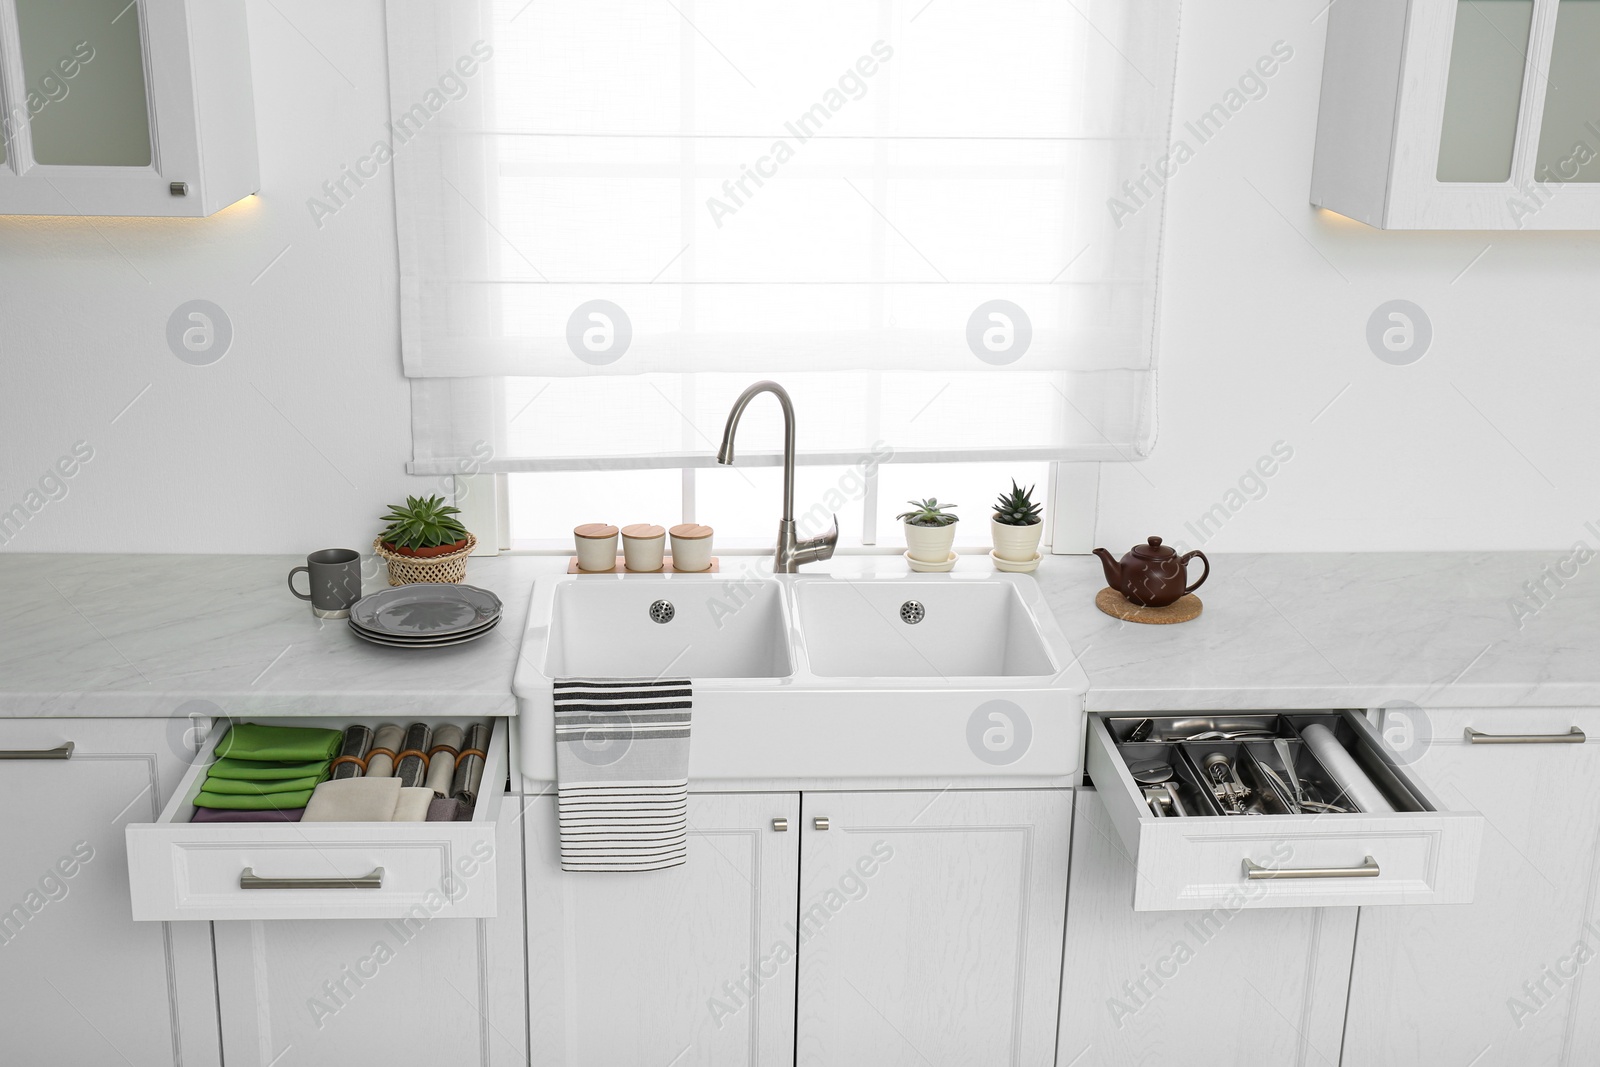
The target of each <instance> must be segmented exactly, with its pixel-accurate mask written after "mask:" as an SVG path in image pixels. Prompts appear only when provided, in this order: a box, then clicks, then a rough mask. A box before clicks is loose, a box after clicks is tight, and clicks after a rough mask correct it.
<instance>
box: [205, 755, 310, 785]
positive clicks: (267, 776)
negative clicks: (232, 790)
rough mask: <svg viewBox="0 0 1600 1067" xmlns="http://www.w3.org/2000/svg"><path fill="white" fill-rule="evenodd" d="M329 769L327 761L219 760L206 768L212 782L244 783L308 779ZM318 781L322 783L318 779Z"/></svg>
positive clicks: (207, 775)
mask: <svg viewBox="0 0 1600 1067" xmlns="http://www.w3.org/2000/svg"><path fill="white" fill-rule="evenodd" d="M327 769H328V761H327V760H322V759H319V760H313V761H311V762H310V763H275V762H272V761H270V760H246V759H219V760H217V762H215V763H213V764H212V765H211V766H209V767H207V768H206V777H207V778H208V779H211V780H215V779H219V778H227V779H230V780H233V781H243V782H270V781H276V780H278V779H281V778H306V777H309V776H311V775H314V774H322V773H323V772H324V771H326V770H327ZM317 781H319V782H320V781H322V779H321V778H318V779H317Z"/></svg>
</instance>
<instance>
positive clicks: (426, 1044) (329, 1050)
mask: <svg viewBox="0 0 1600 1067" xmlns="http://www.w3.org/2000/svg"><path fill="white" fill-rule="evenodd" d="M517 799H518V798H516V797H507V798H505V803H504V804H503V805H502V806H501V813H500V819H499V822H498V824H497V832H496V835H495V854H496V857H495V858H496V862H495V864H494V874H493V877H496V878H498V879H499V885H498V886H497V889H496V892H497V894H498V897H499V899H500V900H501V901H502V905H501V907H500V909H499V914H498V915H497V916H496V917H495V918H493V919H453V918H446V917H444V916H443V915H439V916H432V915H430V914H429V913H428V911H427V908H426V906H425V905H419V906H418V907H417V908H416V909H414V912H413V914H412V915H411V916H410V917H408V918H400V919H264V920H255V921H247V922H246V921H230V922H217V923H214V924H212V925H214V927H215V929H216V943H217V965H218V966H217V970H218V975H217V977H218V992H219V995H220V997H221V1006H222V1030H223V1042H224V1046H225V1050H226V1053H227V1062H228V1063H229V1064H230V1065H238V1064H253V1065H256V1067H269V1065H270V1067H322V1065H325V1064H369V1063H370V1064H384V1063H392V1064H411V1063H430V1064H450V1065H452V1067H456V1065H460V1067H465V1065H468V1064H472V1065H483V1067H510V1065H512V1064H520V1063H525V1062H527V1013H526V1007H525V1005H526V997H525V991H524V990H525V987H524V956H523V929H522V909H521V907H519V906H517V905H516V904H515V903H514V902H516V901H519V900H520V898H521V895H522V877H521V875H522V848H521V837H522V827H521V823H520V820H519V819H518V818H517V812H516V806H515V805H516V801H517ZM460 884H462V885H464V886H465V891H466V892H468V893H470V892H472V889H473V883H472V877H471V876H470V875H467V876H465V877H464V878H463V881H462V883H460ZM307 892H315V890H307ZM192 925H202V924H199V923H196V924H192Z"/></svg>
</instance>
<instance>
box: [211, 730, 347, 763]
mask: <svg viewBox="0 0 1600 1067" xmlns="http://www.w3.org/2000/svg"><path fill="white" fill-rule="evenodd" d="M343 738H344V734H343V732H342V731H339V730H319V729H316V728H315V727H310V726H259V725H257V724H256V723H253V722H242V723H239V724H238V725H237V726H235V727H233V728H232V729H231V730H229V731H228V736H226V737H224V738H223V739H222V743H221V744H219V745H217V756H218V757H219V758H222V759H242V760H278V761H283V760H293V761H298V762H302V763H304V762H309V761H311V760H326V759H332V758H333V757H334V755H335V754H336V753H337V752H338V751H339V742H340V741H341V740H343Z"/></svg>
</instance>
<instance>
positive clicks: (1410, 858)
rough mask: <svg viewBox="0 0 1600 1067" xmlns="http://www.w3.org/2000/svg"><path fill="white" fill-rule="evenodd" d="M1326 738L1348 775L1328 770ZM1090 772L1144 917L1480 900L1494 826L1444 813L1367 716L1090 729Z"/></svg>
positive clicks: (1120, 719) (1214, 719)
mask: <svg viewBox="0 0 1600 1067" xmlns="http://www.w3.org/2000/svg"><path fill="white" fill-rule="evenodd" d="M1313 728H1314V729H1313ZM1308 729H1311V730H1312V733H1311V734H1309V735H1308V734H1306V733H1305V731H1307V730H1308ZM1322 731H1327V732H1326V733H1323V732H1322ZM1196 735H1198V736H1199V737H1200V738H1201V740H1198V741H1195V740H1184V739H1188V738H1193V737H1195V736H1196ZM1218 735H1224V736H1218ZM1330 737H1331V740H1332V742H1333V743H1335V744H1336V745H1337V746H1338V748H1339V749H1340V750H1342V751H1343V752H1344V753H1345V754H1346V755H1347V756H1348V757H1349V759H1350V761H1351V762H1350V763H1349V764H1345V763H1343V761H1342V760H1340V758H1339V756H1338V753H1332V754H1331V755H1329V756H1328V758H1327V759H1326V760H1324V759H1319V758H1318V749H1317V747H1316V746H1315V745H1313V744H1312V743H1311V740H1310V739H1311V738H1315V739H1316V740H1317V741H1318V742H1319V743H1326V742H1327V741H1328V740H1329V739H1330ZM1277 739H1282V740H1283V742H1284V744H1283V745H1281V746H1280V745H1278V744H1277ZM1285 754H1286V755H1287V756H1288V758H1289V762H1290V763H1291V764H1292V765H1293V766H1294V768H1295V773H1294V774H1293V775H1292V776H1291V775H1290V774H1288V773H1287V772H1286V767H1285V764H1284V762H1283V756H1284V755H1285ZM1323 754H1324V755H1328V753H1327V752H1326V750H1324V752H1323ZM1219 757H1220V759H1219ZM1351 766H1353V767H1354V768H1356V770H1355V772H1353V773H1354V777H1355V781H1356V785H1355V786H1354V787H1353V789H1351V788H1346V787H1345V786H1344V785H1343V784H1342V782H1343V780H1344V779H1348V778H1349V777H1351V775H1352V772H1351V771H1350V770H1349V767H1351ZM1085 767H1086V770H1087V772H1088V775H1089V778H1090V779H1091V780H1092V781H1093V783H1094V785H1095V788H1096V789H1097V790H1098V791H1099V793H1100V799H1101V802H1102V803H1103V804H1104V805H1105V809H1106V811H1107V812H1108V813H1109V815H1110V818H1111V821H1112V823H1113V824H1114V825H1115V827H1116V830H1117V833H1118V834H1119V835H1120V836H1121V838H1122V840H1123V842H1124V843H1125V845H1126V846H1127V849H1128V852H1129V854H1130V855H1131V856H1132V857H1133V861H1134V864H1135V866H1136V868H1137V877H1136V878H1135V879H1134V896H1133V908H1134V910H1135V911H1182V910H1202V909H1203V910H1210V909H1214V908H1223V909H1227V910H1229V911H1238V910H1240V909H1243V908H1246V907H1258V908H1309V907H1333V906H1341V905H1363V906H1365V905H1373V904H1463V903H1469V902H1470V901H1471V900H1472V895H1473V890H1474V886H1475V884H1476V880H1477V869H1478V844H1479V839H1480V837H1481V836H1482V832H1483V817H1482V816H1481V815H1479V814H1478V813H1476V812H1453V811H1446V810H1445V809H1444V807H1443V805H1441V804H1440V803H1439V801H1438V800H1437V799H1436V798H1435V797H1434V794H1433V793H1432V791H1431V790H1429V789H1428V788H1427V786H1426V785H1425V784H1424V783H1422V782H1421V781H1419V780H1418V779H1417V777H1416V776H1415V775H1414V774H1413V773H1412V772H1411V771H1410V770H1409V769H1408V768H1407V767H1405V766H1404V765H1403V764H1402V763H1401V762H1400V761H1399V760H1398V759H1396V758H1395V756H1394V754H1393V752H1392V751H1391V750H1390V749H1389V748H1388V746H1386V745H1385V744H1384V742H1383V739H1382V738H1381V737H1380V736H1379V735H1378V734H1377V732H1376V731H1375V730H1374V729H1373V728H1372V725H1371V724H1370V723H1369V722H1368V721H1367V720H1366V718H1365V717H1364V716H1363V715H1361V714H1360V713H1359V712H1353V711H1329V712H1283V713H1273V712H1262V713H1255V712H1250V713H1241V714H1229V715H1210V716H1207V715H1185V716H1176V715H1165V716H1164V715H1148V716H1145V715H1130V714H1122V713H1119V714H1116V715H1090V716H1089V723H1088V744H1087V752H1086V756H1085ZM1130 768H1133V769H1131V770H1130ZM1263 768H1265V769H1263ZM1330 768H1333V769H1331V770H1330ZM1136 771H1137V772H1138V775H1139V778H1138V780H1136V778H1135V772H1136ZM1163 778H1164V779H1165V781H1161V779H1163ZM1291 783H1298V785H1299V790H1300V791H1299V793H1298V794H1297V793H1296V791H1295V785H1294V784H1291ZM1369 789H1370V790H1375V791H1376V793H1377V795H1378V796H1379V797H1381V799H1380V800H1376V801H1370V800H1369V801H1368V802H1367V806H1365V807H1364V806H1363V805H1362V803H1361V802H1360V801H1361V799H1363V798H1365V797H1369V796H1371V795H1372V794H1371V793H1368V792H1365V791H1366V790H1369ZM1385 805H1387V806H1389V807H1392V808H1393V809H1394V810H1392V811H1381V810H1379V809H1381V808H1383V807H1384V806H1385ZM1229 810H1235V811H1239V810H1242V811H1244V812H1245V813H1243V814H1227V813H1226V812H1227V811H1229Z"/></svg>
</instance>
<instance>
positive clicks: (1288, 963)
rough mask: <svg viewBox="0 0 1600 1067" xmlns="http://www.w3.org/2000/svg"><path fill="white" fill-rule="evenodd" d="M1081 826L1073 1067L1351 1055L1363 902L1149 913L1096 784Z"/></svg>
mask: <svg viewBox="0 0 1600 1067" xmlns="http://www.w3.org/2000/svg"><path fill="white" fill-rule="evenodd" d="M1073 822H1074V830H1073V835H1072V880H1071V888H1070V890H1069V893H1068V900H1069V902H1070V906H1069V907H1068V909H1067V935H1066V949H1065V953H1064V960H1063V963H1062V979H1061V1034H1060V1041H1059V1052H1058V1055H1057V1059H1056V1062H1057V1063H1058V1064H1060V1065H1061V1067H1066V1065H1067V1064H1073V1065H1077V1067H1088V1065H1090V1064H1094V1065H1100V1064H1107V1065H1110V1064H1136V1063H1137V1064H1144V1063H1193V1064H1203V1065H1205V1067H1261V1065H1262V1064H1324V1065H1328V1064H1337V1063H1339V1040H1340V1031H1341V1029H1342V1027H1343V1024H1344V1008H1345V987H1346V982H1347V981H1348V979H1349V975H1350V954H1351V948H1352V944H1353V942H1354V937H1355V927H1356V909H1355V908H1258V907H1252V906H1251V903H1252V902H1251V900H1250V898H1249V897H1248V896H1246V895H1243V894H1241V895H1240V896H1239V897H1237V898H1236V899H1235V900H1234V901H1233V902H1232V903H1231V904H1219V905H1217V906H1215V907H1212V908H1211V909H1209V910H1206V911H1167V912H1136V911H1134V910H1133V909H1132V908H1131V907H1130V906H1129V904H1130V901H1131V900H1132V897H1133V883H1134V882H1135V881H1136V880H1137V878H1138V877H1139V875H1138V870H1137V867H1136V866H1135V864H1134V859H1133V856H1131V855H1130V854H1129V853H1128V852H1127V850H1126V849H1125V848H1124V846H1123V843H1122V840H1121V838H1120V837H1119V836H1118V834H1117V830H1116V828H1115V827H1114V826H1113V825H1112V823H1111V820H1110V818H1109V816H1108V814H1107V812H1106V808H1105V805H1104V804H1103V803H1102V801H1101V797H1100V796H1099V794H1098V793H1097V792H1096V791H1095V790H1092V789H1085V790H1080V791H1079V792H1078V802H1077V810H1076V814H1075V817H1074V820H1073ZM1377 910H1383V909H1377ZM1391 910H1393V909H1391ZM1348 1062H1349V1061H1348V1060H1346V1063H1348ZM1404 1062H1409V1063H1425V1062H1434V1061H1430V1060H1427V1059H1426V1058H1420V1059H1412V1060H1408V1061H1404ZM1440 1062H1443V1061H1440ZM1462 1063H1463V1064H1464V1063H1465V1061H1462Z"/></svg>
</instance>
